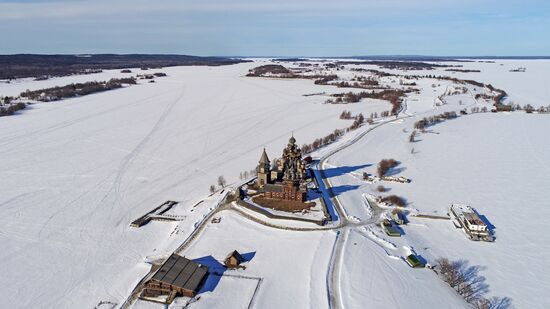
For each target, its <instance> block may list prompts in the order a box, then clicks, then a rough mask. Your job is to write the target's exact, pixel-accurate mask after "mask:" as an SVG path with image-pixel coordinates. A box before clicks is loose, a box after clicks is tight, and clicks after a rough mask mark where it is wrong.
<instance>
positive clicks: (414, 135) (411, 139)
mask: <svg viewBox="0 0 550 309" xmlns="http://www.w3.org/2000/svg"><path fill="white" fill-rule="evenodd" d="M415 137H416V130H413V131H412V133H411V135H409V142H410V143H414V141H415V139H414V138H415Z"/></svg>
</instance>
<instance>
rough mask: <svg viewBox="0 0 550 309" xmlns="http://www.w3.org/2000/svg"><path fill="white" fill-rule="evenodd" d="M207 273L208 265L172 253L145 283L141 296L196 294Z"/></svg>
mask: <svg viewBox="0 0 550 309" xmlns="http://www.w3.org/2000/svg"><path fill="white" fill-rule="evenodd" d="M207 274H208V267H206V266H204V265H200V264H198V263H195V262H193V261H191V260H189V259H187V258H185V257H182V256H179V255H177V254H172V255H171V256H170V257H169V258H168V259H167V260H166V261H165V262H164V264H162V266H161V267H160V268H159V269H158V270H157V271H156V273H155V274H154V275H153V277H152V278H151V280H149V281H148V282H147V283H146V284H145V288H144V290H143V292H142V296H143V297H158V296H161V295H171V296H172V297H170V298H172V299H173V297H174V296H187V297H193V296H195V295H196V293H197V291H198V290H199V287H200V286H201V284H202V283H203V282H204V280H205V278H206V277H207Z"/></svg>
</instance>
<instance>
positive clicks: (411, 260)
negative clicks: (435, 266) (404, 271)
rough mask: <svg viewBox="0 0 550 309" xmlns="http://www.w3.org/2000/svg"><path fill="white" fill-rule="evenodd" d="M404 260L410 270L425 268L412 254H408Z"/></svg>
mask: <svg viewBox="0 0 550 309" xmlns="http://www.w3.org/2000/svg"><path fill="white" fill-rule="evenodd" d="M405 260H406V261H407V264H409V266H411V267H412V268H423V267H424V266H425V265H424V263H422V261H420V259H419V258H418V257H417V256H416V255H414V254H409V255H408V256H407V258H406V259H405Z"/></svg>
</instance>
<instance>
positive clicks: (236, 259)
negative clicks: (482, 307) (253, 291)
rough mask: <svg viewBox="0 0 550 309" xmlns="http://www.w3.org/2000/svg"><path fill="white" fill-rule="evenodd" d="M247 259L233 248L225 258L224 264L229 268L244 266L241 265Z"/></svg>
mask: <svg viewBox="0 0 550 309" xmlns="http://www.w3.org/2000/svg"><path fill="white" fill-rule="evenodd" d="M244 262H245V259H244V258H243V257H242V255H241V254H240V253H239V252H238V251H237V250H233V252H231V253H230V254H229V255H228V256H227V258H225V261H224V264H225V267H227V268H237V267H242V266H240V265H241V263H244Z"/></svg>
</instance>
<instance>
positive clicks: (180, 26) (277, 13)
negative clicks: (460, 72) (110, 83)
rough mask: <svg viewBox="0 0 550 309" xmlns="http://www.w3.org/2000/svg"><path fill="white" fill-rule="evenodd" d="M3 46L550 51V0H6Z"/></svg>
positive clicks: (0, 6)
mask: <svg viewBox="0 0 550 309" xmlns="http://www.w3.org/2000/svg"><path fill="white" fill-rule="evenodd" d="M0 42H1V43H0V54H11V53H173V54H190V55H243V56H353V55H462V56H480V55H496V56H513V55H522V56H535V55H536V56H541V55H550V1H548V0H524V1H512V0H455V1H448V0H423V1H414V0H340V1H338V0H332V1H325V0H316V1H314V0H280V1H277V0H272V1H264V0H233V1H229V0H202V1H189V0H119V1H117V0H110V1H107V0H93V1H89V0H72V1H71V0H54V1H45V0H23V1H12V0H7V1H6V0H0Z"/></svg>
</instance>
